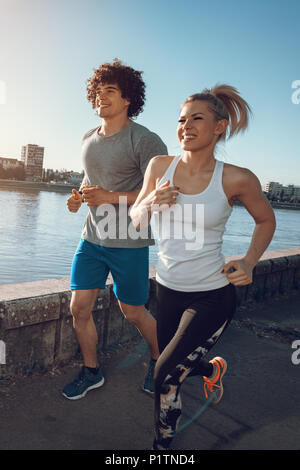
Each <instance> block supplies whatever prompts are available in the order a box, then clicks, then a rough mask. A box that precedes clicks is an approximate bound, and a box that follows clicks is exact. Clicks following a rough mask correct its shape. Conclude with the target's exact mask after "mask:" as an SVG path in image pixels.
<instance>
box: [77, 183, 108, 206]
mask: <svg viewBox="0 0 300 470" xmlns="http://www.w3.org/2000/svg"><path fill="white" fill-rule="evenodd" d="M81 191H82V198H83V200H84V202H86V203H87V205H88V206H100V205H101V204H110V203H111V198H110V191H107V190H106V189H103V188H101V187H100V186H88V185H85V186H82V188H81Z"/></svg>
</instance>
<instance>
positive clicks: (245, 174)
mask: <svg viewBox="0 0 300 470" xmlns="http://www.w3.org/2000/svg"><path fill="white" fill-rule="evenodd" d="M223 186H224V189H225V191H226V190H227V191H228V192H229V193H236V192H241V191H244V190H245V189H246V188H248V189H249V190H252V189H255V190H257V189H258V188H260V187H261V185H260V181H259V179H258V178H257V176H256V175H255V174H254V173H253V172H252V171H251V170H249V169H248V168H244V167H241V166H237V165H232V164H230V163H224V170H223Z"/></svg>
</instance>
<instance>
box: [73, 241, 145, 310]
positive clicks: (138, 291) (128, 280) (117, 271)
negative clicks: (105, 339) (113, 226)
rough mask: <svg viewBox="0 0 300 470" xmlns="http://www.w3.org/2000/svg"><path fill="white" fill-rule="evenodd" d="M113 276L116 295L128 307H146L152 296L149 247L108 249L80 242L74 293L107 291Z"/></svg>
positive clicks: (74, 265) (74, 262) (74, 271)
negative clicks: (109, 278)
mask: <svg viewBox="0 0 300 470" xmlns="http://www.w3.org/2000/svg"><path fill="white" fill-rule="evenodd" d="M109 272H111V274H112V277H113V281H114V287H113V290H114V293H115V296H116V297H117V299H118V300H120V301H121V302H124V303H125V304H128V305H145V304H146V303H147V301H148V296H149V247H148V246H146V247H143V248H109V247H105V246H100V245H96V244H95V243H91V242H88V241H87V240H84V239H81V240H80V243H79V245H78V247H77V250H76V253H75V255H74V258H73V263H72V269H71V290H86V289H105V285H106V279H107V276H108V274H109Z"/></svg>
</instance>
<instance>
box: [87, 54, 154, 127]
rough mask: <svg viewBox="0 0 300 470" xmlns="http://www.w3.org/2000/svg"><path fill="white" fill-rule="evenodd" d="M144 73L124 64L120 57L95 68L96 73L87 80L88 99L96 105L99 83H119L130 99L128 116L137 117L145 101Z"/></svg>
mask: <svg viewBox="0 0 300 470" xmlns="http://www.w3.org/2000/svg"><path fill="white" fill-rule="evenodd" d="M142 73H143V72H139V71H137V70H134V69H133V68H131V67H128V66H127V65H125V64H123V63H122V62H121V61H120V60H119V59H114V60H113V62H112V63H111V64H110V63H105V64H102V65H100V66H99V68H98V69H94V74H93V76H92V77H91V78H89V79H88V80H87V99H88V100H89V101H91V103H92V106H93V108H95V107H96V95H97V89H98V87H99V85H104V84H108V83H111V84H117V85H118V86H119V88H120V90H121V94H122V98H125V99H127V100H129V101H130V105H129V107H128V117H130V118H134V117H137V116H138V115H139V114H140V113H141V112H142V111H143V106H144V103H145V88H146V85H145V83H144V81H143V80H142Z"/></svg>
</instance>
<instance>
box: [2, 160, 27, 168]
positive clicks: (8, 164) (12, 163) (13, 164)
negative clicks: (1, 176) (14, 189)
mask: <svg viewBox="0 0 300 470" xmlns="http://www.w3.org/2000/svg"><path fill="white" fill-rule="evenodd" d="M0 165H2V167H3V168H4V170H8V169H9V168H18V167H20V166H23V162H21V161H20V160H17V159H16V158H6V157H0Z"/></svg>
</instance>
